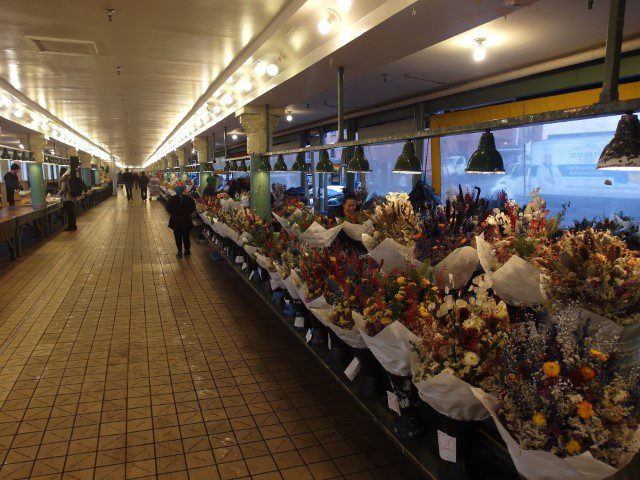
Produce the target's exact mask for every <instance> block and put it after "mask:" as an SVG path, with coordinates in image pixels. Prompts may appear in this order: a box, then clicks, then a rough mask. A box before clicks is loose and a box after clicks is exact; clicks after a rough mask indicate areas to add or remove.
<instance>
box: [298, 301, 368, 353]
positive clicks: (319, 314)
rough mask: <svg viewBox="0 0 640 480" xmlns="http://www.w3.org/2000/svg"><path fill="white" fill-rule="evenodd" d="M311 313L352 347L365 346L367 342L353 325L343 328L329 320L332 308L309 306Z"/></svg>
mask: <svg viewBox="0 0 640 480" xmlns="http://www.w3.org/2000/svg"><path fill="white" fill-rule="evenodd" d="M309 310H310V311H311V313H312V314H313V315H314V316H315V317H316V318H317V319H318V320H319V321H320V323H322V324H323V325H324V326H325V327H327V328H330V329H331V331H332V332H333V333H335V334H336V336H337V337H338V338H339V339H340V340H342V341H343V342H344V343H346V344H347V345H349V346H350V347H353V348H367V344H366V343H364V340H363V339H362V335H361V334H360V330H358V328H357V327H354V328H353V329H352V330H345V329H344V328H340V327H338V326H337V325H334V324H333V323H331V322H330V321H329V317H330V316H331V312H333V309H332V308H310V309H309Z"/></svg>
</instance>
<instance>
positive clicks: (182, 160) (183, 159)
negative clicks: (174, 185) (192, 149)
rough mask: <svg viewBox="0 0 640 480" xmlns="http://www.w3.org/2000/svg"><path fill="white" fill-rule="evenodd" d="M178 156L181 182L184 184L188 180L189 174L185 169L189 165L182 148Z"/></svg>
mask: <svg viewBox="0 0 640 480" xmlns="http://www.w3.org/2000/svg"><path fill="white" fill-rule="evenodd" d="M176 154H177V156H178V166H179V167H180V181H182V182H184V181H186V180H187V174H186V172H185V171H184V167H185V166H186V165H187V155H186V152H185V150H184V148H182V147H180V148H179V149H178V151H177V152H176Z"/></svg>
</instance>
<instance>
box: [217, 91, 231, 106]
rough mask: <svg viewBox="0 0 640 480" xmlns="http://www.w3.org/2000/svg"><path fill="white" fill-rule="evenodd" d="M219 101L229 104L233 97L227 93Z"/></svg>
mask: <svg viewBox="0 0 640 480" xmlns="http://www.w3.org/2000/svg"><path fill="white" fill-rule="evenodd" d="M220 101H221V102H222V104H223V105H231V104H232V103H233V97H232V96H231V95H230V94H228V93H227V94H226V95H224V96H223V97H222V98H221V99H220Z"/></svg>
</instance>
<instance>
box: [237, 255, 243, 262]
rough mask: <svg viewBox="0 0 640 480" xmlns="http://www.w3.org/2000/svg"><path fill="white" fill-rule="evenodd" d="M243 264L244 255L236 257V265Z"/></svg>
mask: <svg viewBox="0 0 640 480" xmlns="http://www.w3.org/2000/svg"><path fill="white" fill-rule="evenodd" d="M242 262H244V258H242V255H238V256H237V257H236V263H242Z"/></svg>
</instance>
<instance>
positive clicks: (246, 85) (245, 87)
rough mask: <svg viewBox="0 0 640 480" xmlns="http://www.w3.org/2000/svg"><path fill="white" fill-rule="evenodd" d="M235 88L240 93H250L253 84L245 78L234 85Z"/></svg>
mask: <svg viewBox="0 0 640 480" xmlns="http://www.w3.org/2000/svg"><path fill="white" fill-rule="evenodd" d="M236 88H237V89H238V90H239V91H241V92H250V91H251V90H252V89H253V84H252V83H251V80H247V79H246V78H245V79H243V80H240V81H239V82H238V83H237V84H236Z"/></svg>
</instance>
